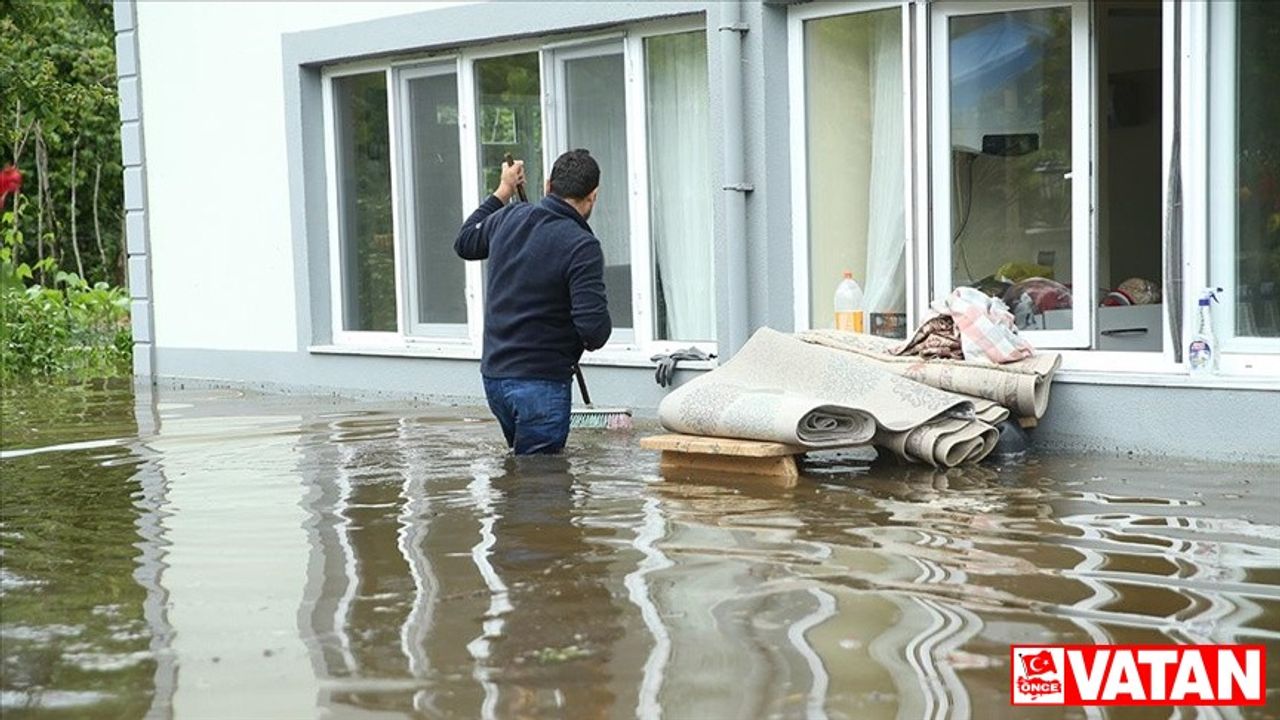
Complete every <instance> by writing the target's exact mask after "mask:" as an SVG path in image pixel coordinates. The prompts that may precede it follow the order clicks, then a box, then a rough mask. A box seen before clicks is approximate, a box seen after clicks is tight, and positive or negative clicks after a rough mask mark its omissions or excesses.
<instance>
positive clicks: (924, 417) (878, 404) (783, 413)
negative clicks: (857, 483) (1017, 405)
mask: <svg viewBox="0 0 1280 720" xmlns="http://www.w3.org/2000/svg"><path fill="white" fill-rule="evenodd" d="M984 411H985V412H986V413H987V414H988V415H990V414H993V413H994V414H997V415H998V414H999V413H1000V412H1001V410H1000V409H999V408H993V407H992V406H991V405H986V406H985V407H984ZM658 418H659V419H660V420H661V422H662V425H663V427H665V428H667V429H668V430H671V431H673V432H679V433H686V434H691V435H709V436H713V437H727V438H741V439H745V440H766V441H772V442H781V443H787V444H790V445H798V446H802V447H807V448H814V449H820V448H824V447H838V446H844V445H857V444H863V443H867V442H876V443H877V444H878V445H881V446H883V447H886V448H888V449H889V450H891V451H893V452H895V453H897V454H898V455H899V456H901V457H903V458H904V459H907V460H911V461H915V462H924V463H928V464H931V465H936V466H942V467H950V466H953V465H957V464H960V463H964V462H972V461H976V460H980V459H981V458H983V457H985V456H986V454H987V453H989V452H990V451H991V450H992V449H993V448H994V447H995V439H996V436H997V432H996V430H995V428H993V427H992V426H991V425H990V424H988V423H986V422H983V421H982V420H980V419H978V416H977V414H976V412H975V408H974V404H973V403H972V402H970V401H969V400H967V399H966V398H963V397H960V396H958V395H955V394H953V393H949V392H945V391H942V390H938V389H936V388H932V387H929V386H927V385H924V384H921V383H918V382H915V381H912V380H909V379H907V378H905V377H901V376H900V375H896V374H894V373H891V372H888V371H886V370H885V369H883V368H881V367H879V366H878V364H877V363H875V362H872V361H871V360H869V359H867V358H865V357H862V356H860V355H858V354H856V353H850V352H844V351H842V350H837V349H834V348H829V347H823V346H821V345H816V344H812V343H806V342H802V341H800V340H799V339H797V338H795V337H793V336H790V335H784V334H782V333H779V332H777V331H774V330H770V329H768V328H764V329H762V330H760V331H759V332H757V333H756V334H755V335H754V336H752V338H751V340H750V341H748V342H747V344H746V345H744V346H743V347H742V349H741V350H739V351H738V352H737V353H736V354H735V355H734V356H733V358H732V359H731V360H729V362H727V363H725V364H724V365H722V366H721V367H719V368H717V369H716V370H713V371H712V372H709V373H706V374H704V375H701V376H699V377H698V378H695V379H694V380H692V381H690V382H689V383H686V384H685V385H683V386H681V387H679V388H677V389H676V390H675V391H673V392H672V393H671V394H670V395H668V396H667V397H666V398H665V399H664V400H663V401H662V404H661V405H660V406H659V407H658Z"/></svg>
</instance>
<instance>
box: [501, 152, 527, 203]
mask: <svg viewBox="0 0 1280 720" xmlns="http://www.w3.org/2000/svg"><path fill="white" fill-rule="evenodd" d="M502 161H503V163H504V164H506V165H515V164H516V157H515V156H514V155H512V154H511V153H507V154H506V155H504V156H503V157H502ZM516 193H517V194H518V195H519V196H520V202H529V196H528V195H525V194H524V183H520V184H519V185H517V186H516Z"/></svg>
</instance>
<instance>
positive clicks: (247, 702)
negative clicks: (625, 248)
mask: <svg viewBox="0 0 1280 720" xmlns="http://www.w3.org/2000/svg"><path fill="white" fill-rule="evenodd" d="M642 432H643V430H642ZM3 450H4V454H3V460H0V477H2V479H0V483H2V485H0V488H2V492H3V504H2V506H0V516H2V517H0V521H2V523H3V527H0V547H2V548H3V570H2V574H0V592H2V593H3V595H2V597H0V602H2V603H3V605H2V608H3V612H2V614H3V618H2V619H0V633H2V635H0V639H2V641H3V668H2V677H0V692H2V695H0V703H2V707H3V711H4V716H5V717H6V718H8V717H15V718H18V717H59V718H131V717H144V716H147V715H148V714H150V715H152V716H155V717H170V716H173V717H178V718H309V717H335V718H338V717H355V718H383V717H387V718H390V717H404V716H416V717H456V718H489V717H497V718H532V717H571V718H630V717H637V716H639V717H646V718H648V717H664V718H726V719H738V718H766V717H780V718H821V717H828V718H872V719H874V718H904V719H915V718H935V717H937V718H941V717H958V718H965V717H972V718H1006V717H1009V718H1014V717H1026V718H1058V717H1072V718H1101V717H1109V718H1138V717H1141V718H1156V717H1183V718H1191V717H1205V718H1219V717H1220V718H1235V717H1245V718H1276V717H1280V672H1276V671H1275V670H1274V667H1275V666H1276V665H1277V664H1280V479H1278V478H1280V469H1278V468H1277V467H1275V466H1271V467H1262V466H1222V465H1214V464H1208V463H1191V462H1186V461H1182V460H1171V459H1161V458H1123V459H1122V458H1113V457H1098V456H1089V457H1083V456H1070V455H1054V456H1044V457H1032V458H1029V459H1025V460H1022V461H1019V462H1010V463H1005V464H983V465H980V466H976V467H969V468H961V469H957V470H953V471H949V472H945V473H944V472H933V471H930V470H927V469H923V468H904V467H901V466H897V465H887V466H878V465H876V466H872V467H866V466H865V465H864V464H862V463H861V462H859V461H857V460H850V459H841V458H838V457H837V458H834V459H827V460H819V461H817V462H815V463H814V464H812V465H810V466H809V467H808V469H807V474H806V477H805V478H804V479H802V481H801V483H800V485H799V486H798V487H795V488H791V489H787V488H779V487H771V486H769V485H768V484H767V483H765V482H762V481H757V482H754V483H742V482H728V481H720V482H717V481H716V480H715V479H707V480H706V481H699V482H674V481H664V480H663V479H662V478H660V477H659V476H658V475H657V457H656V455H655V454H654V453H649V452H645V451H640V450H638V449H637V448H636V437H635V436H633V435H627V434H617V433H612V434H610V433H603V432H596V433H595V434H591V433H575V435H574V437H573V438H572V439H571V442H570V454H569V455H568V456H566V457H564V458H554V459H543V461H541V462H529V463H516V462H514V461H513V460H510V459H507V458H504V457H503V455H504V451H505V448H504V447H502V446H501V443H500V433H499V431H498V428H497V426H496V425H495V424H494V423H493V422H491V421H489V419H488V416H487V414H486V413H484V412H483V411H481V410H479V409H465V408H432V407H429V406H426V405H422V404H413V403H409V402H389V401H383V402H355V401H348V400H342V399H338V398H332V397H329V398H302V397H277V396H259V395H253V394H246V393H243V392H239V391H232V390H207V389H187V390H180V389H161V390H157V391H156V392H155V393H154V394H143V395H139V396H137V397H135V394H134V392H133V390H132V388H131V387H130V386H129V385H128V384H124V385H120V386H103V385H98V386H93V387H80V388H74V389H70V390H62V391H45V392H42V393H40V394H36V395H30V394H28V395H23V396H15V395H5V396H4V397H3ZM1015 642H1019V643H1035V642H1050V643H1096V642H1121V643H1153V644H1164V643H1175V642H1176V643H1228V642H1241V643H1244V642H1248V643H1262V644H1265V645H1266V646H1267V650H1268V656H1269V659H1270V660H1271V663H1270V665H1271V666H1272V669H1271V672H1270V673H1269V675H1270V677H1269V678H1268V680H1267V687H1268V696H1267V700H1268V702H1267V705H1266V706H1264V707H1252V708H1219V709H1207V710H1203V711H1201V712H1200V713H1197V712H1196V711H1195V710H1193V709H1189V708H1185V709H1182V710H1181V711H1179V710H1178V709H1174V708H1144V709H1132V708H1130V709H1115V708H1112V709H1108V710H1107V711H1105V712H1104V711H1103V710H1100V709H1090V710H1088V711H1086V710H1085V709H1081V708H1068V709H1065V710H1064V709H1061V708H1034V709H1027V708H1014V707H1011V706H1010V705H1009V672H1010V668H1009V665H1008V657H1009V645H1010V644H1011V643H1015Z"/></svg>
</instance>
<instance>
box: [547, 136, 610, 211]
mask: <svg viewBox="0 0 1280 720" xmlns="http://www.w3.org/2000/svg"><path fill="white" fill-rule="evenodd" d="M599 185H600V166H599V165H597V164H596V159H595V158H593V157H591V153H590V152H588V151H586V150H583V149H581V148H579V149H577V150H570V151H569V152H567V153H565V154H563V155H561V156H560V157H558V158H556V163H555V165H552V166H551V194H552V195H555V196H557V197H562V198H569V199H571V200H581V199H582V198H584V197H586V196H588V195H590V194H591V191H592V190H595V189H596V187H598V186H599Z"/></svg>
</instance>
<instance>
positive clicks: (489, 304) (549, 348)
mask: <svg viewBox="0 0 1280 720" xmlns="http://www.w3.org/2000/svg"><path fill="white" fill-rule="evenodd" d="M523 184H524V162H523V161H519V160H517V161H516V162H514V163H512V164H509V165H507V164H504V165H503V166H502V180H501V181H500V182H499V183H498V188H497V189H496V190H494V191H493V194H492V195H490V196H489V197H488V198H485V201H484V202H483V203H481V204H480V207H479V208H477V209H476V211H475V212H473V213H471V217H469V218H467V219H466V221H465V222H464V223H462V229H461V230H459V231H458V239H457V240H455V241H454V243H453V249H454V252H456V253H458V255H459V257H461V258H463V259H464V260H485V259H488V261H489V267H488V271H489V274H488V279H487V281H486V283H485V308H484V357H483V360H482V361H481V364H480V372H481V374H482V375H483V376H484V392H485V397H486V398H488V400H489V409H490V410H492V411H493V414H494V415H495V416H496V417H497V418H498V423H499V424H501V425H502V433H503V435H505V436H506V438H507V445H508V446H509V447H511V448H513V449H514V450H515V453H516V454H517V455H533V454H546V453H558V452H560V451H561V450H563V449H564V444H565V440H566V439H567V438H568V437H569V408H570V405H571V404H572V401H573V399H572V395H571V392H572V390H571V385H572V379H573V368H574V366H575V365H577V364H578V360H579V359H580V358H581V357H582V352H583V351H584V350H597V349H599V348H601V347H603V346H604V344H605V342H606V341H607V340H608V339H609V334H610V333H611V332H612V331H613V325H612V323H611V322H610V320H609V307H608V304H607V302H606V300H605V290H604V253H603V252H602V251H601V249H600V241H599V240H597V239H596V237H595V235H594V234H592V232H591V226H590V225H587V219H588V218H590V217H591V210H592V209H593V208H594V207H595V204H596V196H597V195H598V194H599V186H600V166H599V165H597V164H596V161H595V158H593V157H591V154H590V153H588V152H587V151H586V150H570V151H569V152H567V153H565V154H563V155H561V156H560V157H559V158H557V159H556V162H555V165H553V166H552V168H551V177H550V178H548V179H547V184H546V197H544V198H543V199H542V200H541V201H540V202H538V203H515V204H512V205H507V202H509V201H510V200H511V197H512V195H514V194H515V193H516V191H517V189H518V188H519V187H520V186H521V185H523Z"/></svg>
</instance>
